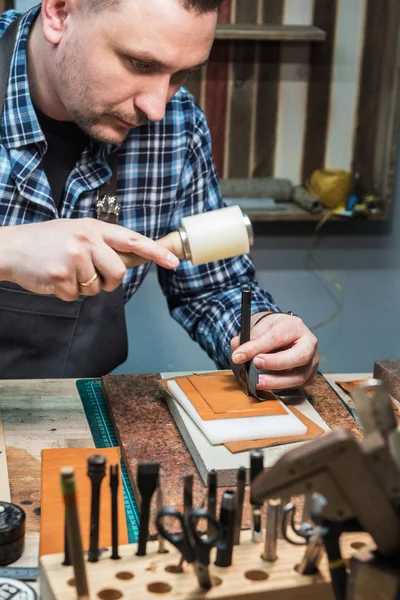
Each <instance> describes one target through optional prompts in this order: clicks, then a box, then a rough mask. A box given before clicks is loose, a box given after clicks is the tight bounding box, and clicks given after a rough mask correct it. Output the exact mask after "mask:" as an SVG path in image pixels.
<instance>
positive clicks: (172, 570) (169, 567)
mask: <svg viewBox="0 0 400 600" xmlns="http://www.w3.org/2000/svg"><path fill="white" fill-rule="evenodd" d="M165 570H166V571H167V573H175V574H176V573H183V569H182V567H181V566H180V565H167V566H166V567H165Z"/></svg>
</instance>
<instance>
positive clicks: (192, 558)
mask: <svg viewBox="0 0 400 600" xmlns="http://www.w3.org/2000/svg"><path fill="white" fill-rule="evenodd" d="M204 520H205V521H207V526H206V528H205V529H206V530H207V531H208V529H209V528H208V521H210V523H211V524H212V525H213V531H214V534H213V535H212V536H208V535H204V533H203V531H202V530H201V529H199V528H198V524H199V521H204ZM177 525H178V527H179V531H178V532H176V530H177V527H176V526H177ZM156 527H157V530H158V532H159V533H160V534H161V535H162V536H163V537H164V538H165V539H166V540H167V541H168V542H169V543H170V544H172V545H173V546H175V548H177V549H178V550H179V552H180V553H181V554H182V559H183V560H184V561H186V562H187V563H189V564H193V566H194V570H195V573H196V577H197V580H198V583H199V586H200V587H201V588H203V589H210V588H211V587H212V581H211V578H210V573H209V569H208V567H209V564H210V552H211V550H212V548H213V547H214V546H215V545H216V543H217V540H218V538H219V532H220V526H219V523H218V521H217V520H216V519H214V517H212V516H211V515H210V514H208V512H207V511H206V510H204V509H202V508H199V509H195V510H192V511H191V512H190V513H189V515H188V516H187V518H186V517H185V516H184V515H183V514H182V513H181V512H180V511H178V510H176V509H175V508H171V507H167V508H163V509H162V510H160V511H159V512H158V513H157V517H156Z"/></svg>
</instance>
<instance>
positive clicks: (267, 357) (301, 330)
mask: <svg viewBox="0 0 400 600" xmlns="http://www.w3.org/2000/svg"><path fill="white" fill-rule="evenodd" d="M260 316H261V314H257V315H253V317H252V324H254V323H255V322H256V321H257V319H259V318H260ZM231 348H232V350H234V353H233V354H232V360H233V361H234V362H235V363H238V364H241V363H244V362H247V361H249V360H252V359H254V365H255V367H256V368H257V369H265V370H268V371H276V373H273V374H265V375H264V374H263V375H260V380H259V384H258V386H257V388H258V389H260V390H282V389H287V388H296V387H301V386H304V385H306V384H308V383H310V382H311V381H312V380H313V379H314V377H315V376H316V373H317V369H318V342H317V338H316V337H315V336H314V334H312V333H311V331H310V330H309V329H308V328H307V327H306V326H305V325H304V323H303V321H302V320H301V319H299V317H294V316H291V315H287V314H282V313H276V314H271V315H268V316H267V317H265V318H264V319H262V320H261V321H260V323H259V324H258V325H255V326H254V327H253V329H252V330H251V335H250V341H249V342H247V343H246V344H243V345H242V346H239V336H236V337H234V338H233V339H232V341H231Z"/></svg>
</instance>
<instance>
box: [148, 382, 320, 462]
mask: <svg viewBox="0 0 400 600" xmlns="http://www.w3.org/2000/svg"><path fill="white" fill-rule="evenodd" d="M232 379H233V381H232ZM167 381H168V380H165V379H163V380H160V381H159V384H160V385H161V386H162V387H163V389H165V390H166V391H168V386H167ZM174 381H176V382H177V383H178V384H179V387H180V388H181V390H182V391H183V392H184V393H185V394H186V396H187V397H188V398H189V400H190V401H191V403H192V404H193V406H194V407H195V409H196V410H197V412H198V413H199V415H200V417H201V418H202V419H203V420H204V421H211V420H217V419H232V418H240V417H256V416H257V417H258V416H271V415H279V414H281V415H284V414H286V411H285V409H284V407H283V406H282V405H281V404H280V403H279V402H277V401H276V400H268V401H266V402H260V401H259V400H257V399H256V398H252V397H249V396H246V394H244V393H243V392H242V391H241V389H240V387H239V384H238V383H237V380H236V377H235V376H234V375H233V373H232V372H229V371H219V372H218V373H210V374H208V373H207V374H198V375H190V376H188V377H175V378H174ZM204 396H205V397H204ZM206 398H207V400H206ZM231 398H232V404H231V405H229V404H228V403H230V400H231ZM241 402H242V403H241ZM287 408H288V409H289V410H290V411H291V412H292V413H293V414H294V415H295V416H296V417H298V419H300V421H301V422H302V423H303V424H304V425H306V427H307V433H305V434H303V435H297V436H292V437H289V436H285V437H276V438H266V439H262V440H250V441H245V442H230V443H228V444H224V446H225V448H227V449H228V450H229V451H230V452H232V454H237V453H239V452H246V451H247V450H253V449H256V448H271V447H272V446H279V445H281V444H291V443H294V442H302V441H307V440H312V439H314V438H317V437H319V436H321V435H322V434H323V433H324V430H323V429H322V427H320V426H319V425H317V424H316V423H314V421H312V420H311V419H309V418H308V417H306V416H305V415H303V413H301V412H300V411H299V410H298V409H297V408H295V407H293V406H290V405H287ZM223 409H224V410H223Z"/></svg>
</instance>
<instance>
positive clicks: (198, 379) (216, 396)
mask: <svg viewBox="0 0 400 600" xmlns="http://www.w3.org/2000/svg"><path fill="white" fill-rule="evenodd" d="M167 381H168V380H165V379H163V380H160V381H159V384H160V385H161V386H162V387H163V388H164V389H165V390H166V391H168V386H167ZM174 381H176V382H177V383H178V384H179V387H180V388H181V390H182V391H183V392H184V393H185V394H186V396H187V397H188V398H189V400H190V401H191V403H192V404H193V406H194V407H195V409H196V410H197V412H198V413H199V415H200V417H201V418H202V419H203V421H212V420H215V419H235V418H236V419H238V418H244V417H263V416H272V415H285V414H286V411H285V409H284V407H283V406H282V405H281V404H280V403H279V402H278V401H277V400H266V401H265V402H260V401H259V400H257V399H256V398H253V397H252V396H246V394H245V393H244V392H242V390H241V389H240V386H239V383H238V382H237V380H236V377H235V376H234V375H233V373H232V372H231V373H230V374H229V373H228V372H226V371H220V372H219V373H218V374H212V375H208V374H204V375H203V374H201V375H191V376H189V377H174Z"/></svg>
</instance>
